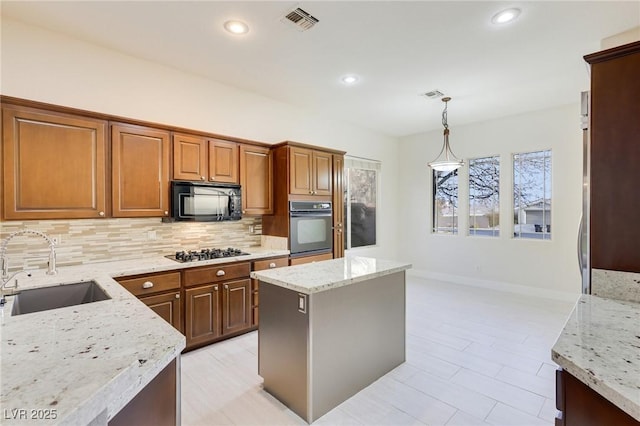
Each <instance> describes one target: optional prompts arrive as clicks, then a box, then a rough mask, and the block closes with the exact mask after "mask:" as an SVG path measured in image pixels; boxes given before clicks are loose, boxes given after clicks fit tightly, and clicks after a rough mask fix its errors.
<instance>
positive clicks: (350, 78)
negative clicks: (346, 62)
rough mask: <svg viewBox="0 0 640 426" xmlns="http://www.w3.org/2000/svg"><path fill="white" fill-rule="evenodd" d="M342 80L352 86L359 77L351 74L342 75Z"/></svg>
mask: <svg viewBox="0 0 640 426" xmlns="http://www.w3.org/2000/svg"><path fill="white" fill-rule="evenodd" d="M341 80H342V82H343V83H344V84H346V85H347V86H351V85H352V84H356V83H357V82H358V80H359V79H358V76H357V75H353V74H349V75H345V76H344V77H342V78H341Z"/></svg>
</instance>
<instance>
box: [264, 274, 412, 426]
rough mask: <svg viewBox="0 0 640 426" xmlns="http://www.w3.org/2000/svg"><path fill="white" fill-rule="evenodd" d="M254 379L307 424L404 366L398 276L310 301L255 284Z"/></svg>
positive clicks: (316, 296) (402, 294)
mask: <svg viewBox="0 0 640 426" xmlns="http://www.w3.org/2000/svg"><path fill="white" fill-rule="evenodd" d="M258 348H259V349H258V373H259V374H260V376H262V377H263V379H264V389H265V390H266V391H267V392H269V393H270V394H272V395H273V396H275V397H276V398H277V399H279V400H280V401H281V402H282V403H283V404H285V405H286V406H288V407H289V408H290V409H291V410H292V411H293V412H295V413H296V414H298V415H299V416H300V417H302V418H303V419H304V420H306V421H307V422H308V423H311V422H313V421H314V420H316V419H318V418H320V417H321V416H322V415H324V414H325V413H327V412H328V411H330V410H331V409H333V408H334V407H336V406H337V405H339V404H340V403H342V402H343V401H345V400H346V399H348V398H349V397H351V396H353V395H355V394H356V393H357V392H359V391H360V390H362V389H364V388H365V387H366V386H368V385H370V384H371V383H373V382H374V381H375V380H377V379H378V378H380V377H382V376H383V375H384V374H386V373H388V372H389V371H391V370H392V369H394V368H395V367H397V366H398V365H400V364H402V363H403V362H404V361H405V274H404V271H403V272H397V273H392V274H389V275H385V276H382V277H375V278H372V279H369V280H366V281H362V282H358V283H353V284H349V285H345V286H341V287H336V288H332V289H329V290H325V291H320V292H315V293H311V294H302V293H299V292H297V291H295V290H291V289H288V288H284V287H280V286H277V285H273V284H269V283H266V282H264V281H260V329H259V340H258Z"/></svg>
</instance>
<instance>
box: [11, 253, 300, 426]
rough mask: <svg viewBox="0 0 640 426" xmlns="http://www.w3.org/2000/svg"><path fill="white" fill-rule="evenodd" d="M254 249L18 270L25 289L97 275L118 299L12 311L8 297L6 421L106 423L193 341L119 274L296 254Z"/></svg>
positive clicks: (98, 280)
mask: <svg viewBox="0 0 640 426" xmlns="http://www.w3.org/2000/svg"><path fill="white" fill-rule="evenodd" d="M250 251H251V254H250V255H247V256H238V257H228V258H224V259H216V260H209V261H199V262H189V263H179V262H175V261H173V260H170V259H167V258H164V257H162V256H150V257H148V258H143V259H135V260H127V261H114V262H102V263H93V264H86V265H80V266H69V267H61V268H59V271H58V274H57V275H54V276H49V275H46V274H45V272H44V270H34V271H30V272H31V275H32V276H31V277H27V276H26V275H25V274H20V275H18V280H19V289H20V290H25V289H29V288H37V287H48V286H56V285H65V284H70V283H76V282H81V281H90V280H94V281H96V283H97V284H98V285H99V286H100V287H102V289H103V290H104V291H105V292H106V293H107V294H108V295H109V296H110V297H111V299H109V300H104V301H99V302H93V303H87V304H83V305H76V306H70V307H66V308H60V309H52V310H48V311H42V312H35V313H30V314H26V315H17V316H12V315H11V309H12V306H13V299H14V298H13V297H11V296H8V297H7V298H6V299H7V304H6V305H5V306H4V307H3V308H0V335H1V342H0V345H1V346H0V352H1V354H2V360H1V365H0V369H1V371H0V372H1V376H2V380H1V383H0V385H1V386H0V406H1V407H2V413H0V416H2V417H1V419H2V420H1V421H0V423H2V424H36V423H38V424H64V425H78V424H88V423H90V422H92V421H93V420H94V419H100V421H99V422H98V423H97V424H106V421H107V420H109V419H111V418H112V417H113V416H114V415H115V414H117V412H118V411H120V409H121V408H122V407H124V406H125V405H126V404H127V403H128V402H129V401H130V400H131V399H132V398H133V397H134V396H135V395H136V394H137V393H138V392H139V391H140V390H142V388H144V387H145V386H146V385H147V384H148V383H149V382H150V381H151V380H152V379H153V378H154V377H155V376H156V375H157V374H158V373H159V372H160V371H162V369H164V368H165V367H166V366H167V365H168V364H169V363H170V362H171V361H172V360H173V359H174V358H176V357H177V356H179V355H180V352H181V351H182V350H183V349H184V347H185V337H184V336H183V335H182V334H180V333H179V332H178V331H177V330H175V329H174V328H173V327H172V326H171V325H170V324H168V323H167V322H166V321H164V320H163V319H162V318H160V317H159V316H158V315H156V314H155V312H153V311H152V310H151V309H149V308H148V307H147V306H146V305H145V304H143V303H142V302H140V301H139V300H138V299H137V298H136V297H135V296H133V295H132V294H131V293H129V292H128V291H127V290H126V289H124V287H122V286H121V285H120V284H118V283H117V282H116V281H115V280H114V279H113V277H120V276H127V275H137V274H145V273H152V272H161V271H171V270H178V269H185V268H193V267H199V266H206V265H212V264H221V263H229V262H235V261H249V260H253V259H263V258H268V257H275V256H282V255H287V254H288V251H286V250H271V249H261V248H251V250H250ZM10 284H11V285H12V283H10ZM38 410H40V411H38ZM47 415H48V416H49V419H48V420H47V419H44V420H43V419H41V418H38V417H41V416H47ZM53 417H55V418H53Z"/></svg>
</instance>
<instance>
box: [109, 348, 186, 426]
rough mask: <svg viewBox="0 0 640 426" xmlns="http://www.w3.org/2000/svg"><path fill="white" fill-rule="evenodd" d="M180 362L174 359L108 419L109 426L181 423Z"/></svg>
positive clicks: (162, 425)
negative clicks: (179, 402)
mask: <svg viewBox="0 0 640 426" xmlns="http://www.w3.org/2000/svg"><path fill="white" fill-rule="evenodd" d="M179 362H180V361H179V359H174V360H173V361H171V363H170V364H169V365H167V366H166V367H165V368H164V370H162V371H161V372H160V373H159V374H158V375H157V376H156V377H155V378H154V379H153V380H152V381H151V382H149V384H148V385H147V386H145V387H144V389H142V390H141V391H140V392H139V393H138V394H137V395H136V396H135V397H134V398H133V399H132V400H131V401H129V403H128V404H127V405H125V406H124V408H122V410H120V411H119V412H118V413H117V414H116V415H115V416H114V417H113V418H112V419H111V420H109V423H108V425H109V426H130V425H136V426H147V425H148V426H175V425H178V424H180V408H179V407H180V405H179V404H178V401H179V400H180V394H179V389H180V386H179V383H180V376H179V375H180V369H179Z"/></svg>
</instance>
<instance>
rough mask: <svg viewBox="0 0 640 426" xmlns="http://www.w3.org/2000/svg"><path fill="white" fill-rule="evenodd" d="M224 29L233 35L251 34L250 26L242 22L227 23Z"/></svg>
mask: <svg viewBox="0 0 640 426" xmlns="http://www.w3.org/2000/svg"><path fill="white" fill-rule="evenodd" d="M224 29H225V30H227V31H229V32H230V33H231V34H246V33H248V32H249V26H248V25H247V24H245V23H244V22H242V21H227V22H225V23H224Z"/></svg>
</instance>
